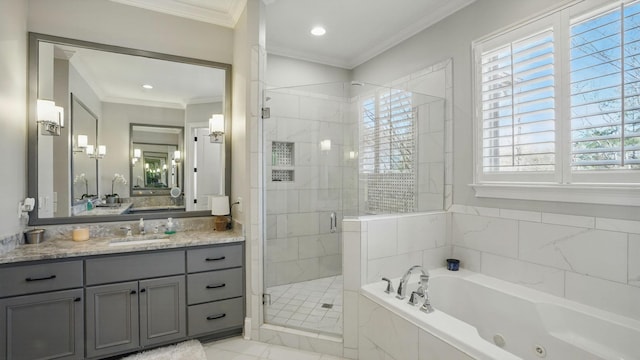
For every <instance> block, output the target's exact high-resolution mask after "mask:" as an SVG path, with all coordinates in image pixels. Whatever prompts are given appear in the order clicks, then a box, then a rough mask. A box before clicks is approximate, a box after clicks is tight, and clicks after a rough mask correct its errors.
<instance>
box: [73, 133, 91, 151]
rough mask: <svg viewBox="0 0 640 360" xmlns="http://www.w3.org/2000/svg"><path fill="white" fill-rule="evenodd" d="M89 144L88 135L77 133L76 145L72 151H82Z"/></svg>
mask: <svg viewBox="0 0 640 360" xmlns="http://www.w3.org/2000/svg"><path fill="white" fill-rule="evenodd" d="M87 145H89V137H87V135H78V138H77V142H76V147H75V148H74V149H73V153H74V154H75V153H79V152H84V151H85V149H86V148H87Z"/></svg>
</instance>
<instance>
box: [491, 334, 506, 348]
mask: <svg viewBox="0 0 640 360" xmlns="http://www.w3.org/2000/svg"><path fill="white" fill-rule="evenodd" d="M493 343H494V344H496V345H497V346H499V347H501V348H502V347H504V346H505V345H506V344H507V342H506V341H505V340H504V336H502V334H495V335H493Z"/></svg>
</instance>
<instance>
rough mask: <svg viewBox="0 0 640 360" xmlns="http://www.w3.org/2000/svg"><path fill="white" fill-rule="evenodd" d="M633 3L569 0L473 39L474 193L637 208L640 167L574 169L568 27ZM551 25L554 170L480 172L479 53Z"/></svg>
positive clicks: (481, 142)
mask: <svg viewBox="0 0 640 360" xmlns="http://www.w3.org/2000/svg"><path fill="white" fill-rule="evenodd" d="M630 2H631V1H624V0H620V1H616V2H615V3H613V4H612V3H611V1H606V0H599V1H595V2H594V1H590V2H588V3H587V2H579V1H570V2H565V3H564V4H562V5H561V6H560V7H557V8H555V9H552V10H547V11H544V12H543V13H542V14H540V15H538V16H535V17H533V18H531V19H528V20H525V21H523V22H521V23H518V24H516V25H512V26H510V27H508V28H505V29H501V30H499V31H496V32H494V33H492V34H490V35H488V36H486V37H484V38H481V39H478V40H476V41H474V42H472V48H471V50H472V81H473V86H472V89H473V96H472V99H473V183H472V184H470V186H471V187H473V188H474V190H475V192H476V197H491V198H505V199H520V200H541V201H563V202H577V203H597V204H614V205H631V206H640V170H600V171H589V170H581V171H572V169H571V163H570V161H571V159H570V156H571V117H570V105H571V103H570V97H571V93H570V56H569V51H570V28H571V25H572V24H574V23H576V22H579V21H581V20H584V19H586V18H589V17H593V16H597V14H600V13H603V12H605V11H608V9H611V8H615V7H619V6H620V5H621V4H622V3H624V4H625V5H626V4H627V3H630ZM550 27H551V28H552V29H553V34H554V35H553V36H554V41H553V42H554V87H555V90H554V91H555V96H554V97H555V154H556V161H555V170H554V171H553V172H533V171H531V172H526V171H523V172H517V171H511V172H499V173H498V172H494V173H491V172H488V173H485V172H484V171H483V150H484V148H483V115H482V95H483V93H482V53H483V52H487V51H491V50H493V49H496V48H498V47H499V46H504V45H506V44H509V43H512V42H515V41H518V40H519V39H522V38H525V37H527V36H529V35H532V34H535V33H536V32H539V31H543V30H544V29H548V28H550Z"/></svg>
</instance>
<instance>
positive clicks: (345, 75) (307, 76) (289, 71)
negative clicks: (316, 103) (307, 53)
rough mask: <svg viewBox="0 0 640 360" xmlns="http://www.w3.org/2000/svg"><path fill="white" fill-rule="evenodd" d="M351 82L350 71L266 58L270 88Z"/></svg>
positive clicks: (295, 60) (292, 60)
mask: <svg viewBox="0 0 640 360" xmlns="http://www.w3.org/2000/svg"><path fill="white" fill-rule="evenodd" d="M347 81H351V71H350V70H346V69H342V68H338V67H334V66H329V65H322V64H316V63H312V62H308V61H304V60H297V59H292V58H288V57H284V56H279V55H268V56H267V73H266V83H267V86H268V87H270V88H278V87H289V86H300V85H311V84H324V83H330V82H347Z"/></svg>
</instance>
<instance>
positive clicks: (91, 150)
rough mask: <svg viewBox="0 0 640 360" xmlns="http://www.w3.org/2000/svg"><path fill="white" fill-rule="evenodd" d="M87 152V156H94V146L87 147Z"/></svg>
mask: <svg viewBox="0 0 640 360" xmlns="http://www.w3.org/2000/svg"><path fill="white" fill-rule="evenodd" d="M85 151H86V152H87V155H89V156H91V155H93V145H87V148H86V149H85Z"/></svg>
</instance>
